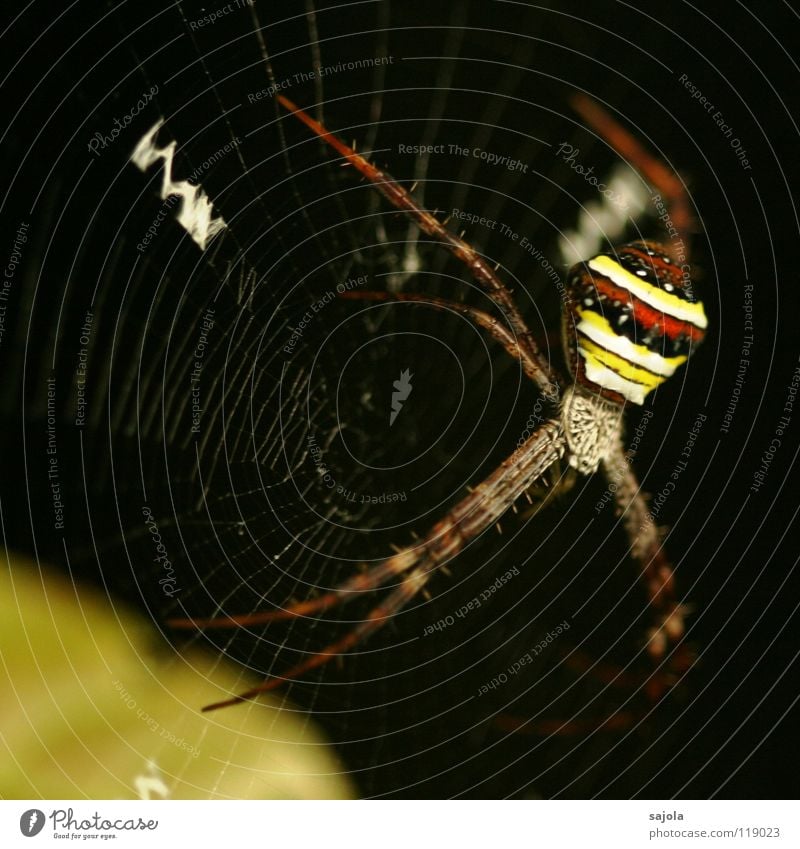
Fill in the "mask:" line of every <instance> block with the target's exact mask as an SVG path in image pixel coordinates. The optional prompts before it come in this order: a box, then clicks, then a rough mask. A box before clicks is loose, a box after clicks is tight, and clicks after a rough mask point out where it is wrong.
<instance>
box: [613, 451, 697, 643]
mask: <svg viewBox="0 0 800 849" xmlns="http://www.w3.org/2000/svg"><path fill="white" fill-rule="evenodd" d="M603 469H604V472H605V476H606V479H607V480H608V482H609V483H613V484H615V485H616V492H615V493H614V498H615V501H616V505H617V512H618V513H619V515H621V516H622V520H623V523H624V526H625V531H626V533H627V535H628V539H629V541H630V546H631V556H632V557H633V559H634V560H636V561H637V562H638V563H639V564H640V565H641V567H642V576H643V579H644V582H645V585H646V588H647V595H648V597H649V599H650V604H651V606H652V608H653V610H654V611H655V615H656V625H654V626H653V627H652V628H651V629H650V631H649V633H648V641H647V651H648V653H649V654H650V656H651V657H652V658H653V659H654V660H661V659H662V658H663V657H664V654H665V653H666V651H667V648H668V646H669V645H670V644H677V643H678V642H679V641H680V640H681V638H682V637H683V633H684V622H683V615H684V607H683V605H682V604H681V603H680V602H679V601H678V600H677V599H676V594H675V575H674V572H673V569H672V566H671V564H670V562H669V560H668V559H667V557H666V555H665V553H664V548H663V546H662V540H661V531H660V529H659V527H658V525H656V523H655V522H654V521H653V517H652V516H651V515H650V511H649V509H648V507H647V502H646V500H645V496H644V495H643V494H642V491H641V488H640V486H639V481H638V480H637V479H636V475H635V474H634V473H633V470H632V469H631V466H630V464H629V463H628V461H627V459H626V457H625V452H624V446H623V444H622V441H621V440H619V441H617V442H616V443H615V444H614V446H613V449H612V450H611V452H610V453H609V454H608V456H607V457H606V458H605V459H604V461H603Z"/></svg>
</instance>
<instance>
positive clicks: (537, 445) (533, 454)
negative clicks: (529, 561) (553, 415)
mask: <svg viewBox="0 0 800 849" xmlns="http://www.w3.org/2000/svg"><path fill="white" fill-rule="evenodd" d="M565 451H566V442H565V439H564V432H563V428H562V426H561V424H560V422H558V421H557V420H555V419H551V420H549V421H546V422H544V424H542V425H541V427H540V428H539V429H538V430H537V431H536V432H535V433H534V434H533V435H532V436H530V437H529V438H528V439H527V440H526V441H525V442H524V443H523V444H522V445H521V446H520V447H519V448H518V449H517V450H516V451H515V452H514V453H513V454H511V456H509V457H507V458H506V459H505V460H504V461H503V462H502V463H501V464H500V466H499V467H498V468H497V469H496V470H495V471H494V472H492V474H491V475H489V477H488V478H486V479H485V480H484V481H483V482H482V483H481V484H480V485H479V486H477V487H476V488H475V489H473V490H472V491H471V492H470V493H469V495H467V496H466V497H465V498H463V499H462V500H461V501H460V502H459V503H458V504H457V505H456V506H455V507H454V508H453V509H452V510H451V511H450V512H449V513H448V514H447V516H446V517H445V518H444V519H442V520H441V521H440V522H438V523H437V524H436V525H434V526H433V528H432V529H431V532H430V534H429V535H428V541H427V542H426V544H425V548H426V551H427V553H428V556H429V557H430V558H431V559H432V560H434V561H435V562H437V563H439V562H442V561H443V560H446V559H448V558H450V557H453V556H454V555H455V554H457V553H458V552H459V551H460V550H461V548H463V545H464V543H465V542H466V541H467V540H469V539H472V538H473V537H476V536H477V535H478V534H480V533H482V532H483V531H485V530H486V529H487V528H490V527H492V525H494V524H495V522H497V521H498V520H499V519H500V518H502V516H503V515H504V514H505V513H506V512H507V511H508V510H509V509H510V508H511V505H512V504H513V503H514V502H515V501H516V500H517V499H518V498H519V497H520V496H522V494H523V493H524V492H525V491H526V490H527V489H529V488H530V487H531V486H532V485H533V484H534V483H535V482H536V481H537V480H538V479H539V478H540V477H541V476H542V475H543V474H544V473H545V472H546V471H547V469H549V468H550V466H552V465H553V463H555V462H556V461H557V460H559V459H561V457H563V456H564V453H565Z"/></svg>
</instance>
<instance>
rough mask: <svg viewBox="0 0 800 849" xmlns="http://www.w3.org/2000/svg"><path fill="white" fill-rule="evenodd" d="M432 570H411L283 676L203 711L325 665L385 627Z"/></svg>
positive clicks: (263, 690) (276, 686) (275, 686)
mask: <svg viewBox="0 0 800 849" xmlns="http://www.w3.org/2000/svg"><path fill="white" fill-rule="evenodd" d="M431 574H432V570H429V571H426V570H425V569H424V568H422V567H417V568H416V569H414V570H413V571H412V572H410V573H409V574H408V575H407V576H406V577H405V578H404V579H403V580H402V581H401V582H400V584H399V585H398V586H397V587H396V588H395V589H394V591H393V592H391V593H390V594H389V596H388V598H387V599H386V600H385V601H383V602H381V603H380V604H378V605H376V606H375V607H373V608H372V610H371V611H370V612H369V613H368V614H367V616H366V618H365V619H364V621H363V622H361V623H359V624H358V625H356V627H355V628H353V629H352V630H350V631H348V632H347V633H346V634H345V635H344V636H343V637H342V638H341V639H339V640H336V641H335V642H333V643H331V644H330V645H329V646H327V647H326V648H324V649H323V650H322V651H320V652H317V653H316V654H312V655H311V657H309V658H308V659H307V660H304V661H301V662H300V663H297V664H295V665H294V666H292V667H290V668H289V669H288V670H287V671H286V672H285V673H284V674H283V675H282V676H281V677H280V678H268V679H267V680H266V681H264V683H263V684H259V685H258V686H257V687H253V688H252V689H250V690H246V691H245V692H244V693H239V694H238V695H236V696H234V697H233V698H231V699H226V700H225V701H221V702H215V703H214V704H211V705H206V706H205V707H204V708H203V711H204V712H205V711H209V710H217V709H218V708H223V707H229V706H230V705H235V704H239V703H240V702H246V701H249V700H250V699H253V698H254V697H255V696H257V695H259V694H260V693H267V692H269V691H270V690H276V689H277V688H278V687H280V686H281V685H282V684H283V683H284V682H285V681H288V680H291V679H293V678H296V677H297V676H298V675H302V674H303V673H304V672H308V671H310V670H311V669H316V667H318V666H323V665H324V664H326V663H328V662H329V661H331V660H333V658H334V657H337V656H338V655H340V654H342V653H344V652H347V651H349V650H350V649H351V648H353V646H355V645H357V644H358V643H360V642H361V641H362V640H365V639H366V638H367V637H368V636H369V635H370V634H372V633H374V632H375V631H377V630H378V629H379V628H381V627H383V625H385V624H386V623H387V622H388V621H389V620H390V619H391V618H392V616H394V614H395V613H397V612H398V611H399V610H401V609H402V608H403V607H404V606H405V605H406V604H407V603H408V602H409V601H411V599H412V598H414V596H415V595H416V594H417V593H418V592H419V591H420V590H421V589H422V588H423V587H424V586H425V584H426V583H427V582H428V579H429V578H430V576H431Z"/></svg>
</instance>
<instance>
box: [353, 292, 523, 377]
mask: <svg viewBox="0 0 800 849" xmlns="http://www.w3.org/2000/svg"><path fill="white" fill-rule="evenodd" d="M339 297H340V298H345V299H347V300H351V301H381V302H387V301H405V302H409V303H414V304H427V305H428V306H431V307H433V308H434V309H441V310H451V311H452V312H457V313H459V314H460V315H463V316H465V317H466V318H468V319H469V320H470V321H471V322H472V323H473V324H475V325H476V326H478V327H481V328H483V329H484V330H485V331H486V332H487V333H489V335H490V336H492V337H494V339H495V340H496V341H497V342H499V343H500V344H501V345H502V346H503V348H505V350H506V352H507V353H508V354H509V355H510V356H512V357H513V358H514V359H515V360H518V361H519V363H520V365H521V366H522V370H523V371H524V372H525V375H526V376H527V377H529V378H530V379H531V380H532V381H534V382H536V381H537V380H538V375H539V369H538V364H537V363H536V362H535V361H534V360H532V359H531V357H530V354H529V353H528V352H527V351H526V350H524V349H523V348H521V347H520V345H519V340H518V339H517V338H516V337H515V336H514V335H513V334H512V333H510V332H509V331H508V330H507V329H506V328H505V327H504V326H503V325H502V324H501V323H500V322H499V321H498V319H496V318H495V317H494V316H492V315H489V313H487V312H484V311H483V310H480V309H477V308H476V307H471V306H469V305H468V304H462V303H458V302H457V301H448V300H446V299H445V298H437V297H435V296H433V295H417V294H413V293H411V292H408V293H406V292H401V293H395V292H372V291H366V292H343V293H342V294H340V295H339Z"/></svg>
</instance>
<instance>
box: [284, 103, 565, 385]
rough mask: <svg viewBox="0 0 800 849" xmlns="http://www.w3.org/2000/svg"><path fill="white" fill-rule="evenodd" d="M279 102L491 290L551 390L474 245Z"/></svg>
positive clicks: (521, 324)
mask: <svg viewBox="0 0 800 849" xmlns="http://www.w3.org/2000/svg"><path fill="white" fill-rule="evenodd" d="M278 101H279V102H280V103H281V105H282V106H283V107H284V108H285V109H288V110H289V111H290V112H291V113H292V114H293V115H294V116H295V117H296V118H297V119H298V120H300V121H302V122H303V123H304V124H305V125H306V126H307V127H308V128H309V129H310V130H312V131H313V132H314V133H316V134H317V135H318V136H319V137H320V138H321V139H322V140H323V141H324V142H325V143H326V144H328V145H330V146H331V147H332V148H333V149H334V150H336V151H337V152H338V153H340V154H341V155H342V156H344V157H345V159H347V161H348V162H349V163H350V164H351V165H353V167H355V168H356V169H357V170H358V171H359V172H360V173H361V174H363V175H364V176H365V177H366V178H367V179H368V180H369V181H370V182H371V183H372V184H373V186H374V187H375V189H376V190H377V191H379V192H380V193H381V194H382V195H383V196H384V197H385V198H386V199H387V200H388V201H389V202H390V203H391V204H392V205H394V206H395V207H397V208H398V209H400V210H402V211H403V212H406V213H408V214H409V215H410V216H412V218H413V219H414V221H415V222H416V223H417V224H418V225H419V227H420V229H421V230H422V231H423V232H424V233H426V234H427V235H428V236H431V237H432V238H434V239H437V240H438V241H439V242H440V243H441V244H442V245H443V246H444V247H445V248H447V249H448V250H449V251H450V252H451V253H453V254H454V255H455V256H456V257H457V258H458V259H459V260H460V261H461V262H463V263H464V264H465V265H466V266H467V267H468V268H469V270H470V272H471V273H472V275H473V277H474V278H475V279H476V280H477V281H478V283H479V284H480V285H481V286H482V287H483V289H484V290H485V291H486V292H488V293H489V296H490V297H491V298H492V300H493V301H494V302H495V304H496V305H497V306H498V307H499V308H500V309H501V310H502V311H503V313H504V315H505V316H506V319H507V320H508V323H509V324H510V326H511V327H512V329H513V330H514V336H515V342H516V344H517V345H518V346H519V347H520V349H522V350H524V351H525V353H526V355H527V359H528V360H529V361H530V363H531V367H532V369H533V375H534V380H535V381H536V382H537V383H538V385H539V386H540V388H541V389H542V390H543V391H545V392H547V391H549V390H550V388H551V387H552V385H553V383H554V378H553V375H552V374H550V369H549V367H548V366H547V364H546V362H545V361H544V360H543V359H542V358H541V354H540V352H539V349H538V347H537V346H536V343H535V342H534V339H533V336H532V334H531V332H530V331H529V330H528V327H527V325H526V324H525V320H524V319H523V317H522V314H521V313H520V312H519V310H518V308H517V306H516V304H515V303H514V300H513V298H512V296H511V292H509V290H508V289H507V288H506V287H505V286H504V285H503V283H502V282H501V280H500V279H499V278H498V277H497V276H496V275H495V273H494V272H493V271H492V269H491V267H490V266H489V265H488V264H487V263H486V262H485V261H484V259H483V257H481V256H480V255H479V254H478V253H477V251H475V249H474V248H473V247H472V246H471V245H469V244H468V243H467V242H465V241H464V240H463V239H461V238H459V237H458V236H455V235H454V234H453V233H451V232H450V231H449V230H448V229H447V228H446V227H445V226H444V224H442V222H441V221H439V220H438V219H437V218H436V217H435V216H434V215H431V214H430V213H429V212H427V211H426V210H424V209H422V208H421V207H420V206H418V205H417V203H416V201H415V200H414V198H413V197H412V196H411V195H410V194H409V193H408V192H407V191H406V190H405V189H404V188H403V187H402V186H401V185H400V184H399V183H398V182H397V181H396V180H395V179H394V178H393V177H392V176H391V175H390V174H388V173H387V172H385V171H381V170H380V169H379V168H376V167H375V166H374V165H372V164H371V163H370V162H368V161H367V160H366V159H364V157H363V156H361V155H360V154H358V153H356V152H355V151H354V150H353V149H352V148H351V147H349V146H348V145H346V144H345V143H344V142H343V141H342V140H341V139H339V138H337V137H336V136H335V135H334V134H333V133H331V132H330V131H329V130H327V129H326V128H325V127H324V126H323V125H322V124H320V123H319V121H316V120H314V118H312V117H311V116H310V115H308V114H307V113H306V112H304V111H303V110H302V109H301V108H300V107H299V106H296V105H295V104H294V103H292V101H291V100H289V99H288V98H286V97H283V96H282V95H278Z"/></svg>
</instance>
